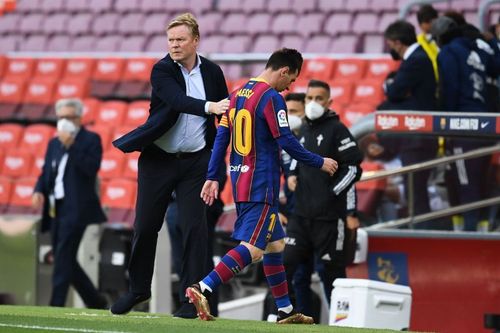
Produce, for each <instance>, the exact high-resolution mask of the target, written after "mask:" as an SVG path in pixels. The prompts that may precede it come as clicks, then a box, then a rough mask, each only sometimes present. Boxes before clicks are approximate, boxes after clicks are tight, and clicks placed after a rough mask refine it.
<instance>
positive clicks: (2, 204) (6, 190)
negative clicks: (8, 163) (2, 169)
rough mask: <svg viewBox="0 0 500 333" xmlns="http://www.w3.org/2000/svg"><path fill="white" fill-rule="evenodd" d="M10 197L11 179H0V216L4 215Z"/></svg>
mask: <svg viewBox="0 0 500 333" xmlns="http://www.w3.org/2000/svg"><path fill="white" fill-rule="evenodd" d="M11 196H12V179H10V178H6V177H0V214H4V213H5V212H6V211H7V208H8V207H9V203H10V198H11Z"/></svg>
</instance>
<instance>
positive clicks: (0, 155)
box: [0, 149, 5, 176]
mask: <svg viewBox="0 0 500 333" xmlns="http://www.w3.org/2000/svg"><path fill="white" fill-rule="evenodd" d="M4 155H5V153H4V149H0V176H1V175H2V166H3V160H4V157H5V156H4Z"/></svg>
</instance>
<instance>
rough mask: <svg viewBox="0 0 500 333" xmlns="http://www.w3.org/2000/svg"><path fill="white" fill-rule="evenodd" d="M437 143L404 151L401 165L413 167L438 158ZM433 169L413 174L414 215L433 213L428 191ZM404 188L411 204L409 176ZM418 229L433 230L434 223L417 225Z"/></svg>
mask: <svg viewBox="0 0 500 333" xmlns="http://www.w3.org/2000/svg"><path fill="white" fill-rule="evenodd" d="M435 145H436V144H435V143H434V142H432V141H430V142H429V147H428V148H426V149H415V150H410V151H403V152H401V154H400V157H401V163H402V164H403V166H407V165H412V164H415V163H420V162H425V161H429V160H431V159H433V158H435V157H436V147H435ZM431 173H432V169H426V170H420V171H418V172H415V173H413V192H412V193H413V212H414V215H419V214H425V213H429V212H430V211H431V208H430V204H429V193H428V191H427V183H428V181H429V178H430V176H431ZM404 186H405V193H406V199H407V200H408V204H409V190H410V189H409V188H408V175H405V176H404ZM415 228H416V229H427V228H432V223H431V222H430V221H428V222H422V223H419V224H416V225H415Z"/></svg>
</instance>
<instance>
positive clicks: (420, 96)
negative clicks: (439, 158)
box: [379, 20, 437, 227]
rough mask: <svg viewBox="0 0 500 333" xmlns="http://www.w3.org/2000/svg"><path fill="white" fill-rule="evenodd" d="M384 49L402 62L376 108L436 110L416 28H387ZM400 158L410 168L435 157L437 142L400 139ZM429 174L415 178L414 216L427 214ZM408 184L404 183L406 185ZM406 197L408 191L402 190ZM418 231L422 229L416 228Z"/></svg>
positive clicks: (398, 24)
mask: <svg viewBox="0 0 500 333" xmlns="http://www.w3.org/2000/svg"><path fill="white" fill-rule="evenodd" d="M384 37H385V39H386V42H387V46H388V47H389V49H390V53H391V56H392V57H393V59H395V60H402V62H401V66H400V67H399V69H398V71H397V73H396V75H395V76H394V77H392V78H391V80H390V84H385V85H384V90H385V95H386V98H387V100H386V102H385V103H384V104H383V105H382V106H381V107H379V109H382V108H383V109H385V110H390V109H394V110H413V111H433V110H436V90H437V85H436V78H435V75H434V70H433V66H432V62H431V60H430V59H429V57H428V56H427V54H426V53H425V51H424V49H423V48H422V46H420V45H419V44H418V43H417V37H416V33H415V28H414V27H413V25H412V24H411V23H408V22H406V21H401V20H400V21H396V22H394V23H392V24H390V25H389V26H388V27H387V29H386V30H385V32H384ZM398 141H399V152H400V158H401V162H402V164H403V165H411V164H415V163H418V162H423V161H427V160H430V159H433V158H435V157H436V154H437V141H436V139H434V138H418V137H414V136H412V137H406V138H405V137H401V138H400V140H398ZM430 174H431V170H423V171H420V172H417V173H415V174H414V178H413V183H414V190H413V198H414V213H415V214H423V213H428V212H429V211H430V206H429V196H428V194H427V186H426V184H427V182H428V180H429V177H430ZM405 184H407V182H405ZM405 190H406V193H407V197H408V188H407V187H406V188H405ZM417 227H424V225H423V224H418V225H417Z"/></svg>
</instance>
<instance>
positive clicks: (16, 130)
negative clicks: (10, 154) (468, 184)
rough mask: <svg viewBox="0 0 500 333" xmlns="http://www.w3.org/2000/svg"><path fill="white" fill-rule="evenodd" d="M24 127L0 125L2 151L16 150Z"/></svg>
mask: <svg viewBox="0 0 500 333" xmlns="http://www.w3.org/2000/svg"><path fill="white" fill-rule="evenodd" d="M23 133H24V127H23V126H21V125H18V124H8V123H5V124H0V147H2V148H3V149H10V148H16V147H17V146H18V145H19V142H20V141H21V137H22V136H23Z"/></svg>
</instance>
